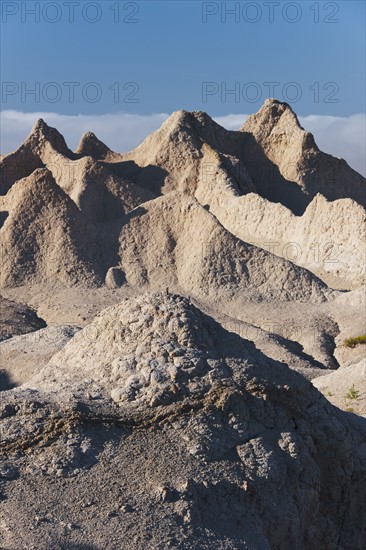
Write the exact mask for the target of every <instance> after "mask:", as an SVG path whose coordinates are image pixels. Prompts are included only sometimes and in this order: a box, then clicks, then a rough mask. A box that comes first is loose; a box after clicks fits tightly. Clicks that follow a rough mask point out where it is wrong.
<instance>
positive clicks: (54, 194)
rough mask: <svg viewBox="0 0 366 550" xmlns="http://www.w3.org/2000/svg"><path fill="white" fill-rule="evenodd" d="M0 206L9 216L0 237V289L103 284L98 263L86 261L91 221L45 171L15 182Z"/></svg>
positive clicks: (47, 171)
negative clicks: (37, 284)
mask: <svg viewBox="0 0 366 550" xmlns="http://www.w3.org/2000/svg"><path fill="white" fill-rule="evenodd" d="M0 201H1V202H0V209H1V210H2V211H5V212H7V214H8V215H7V217H6V220H5V222H4V225H3V226H2V228H1V233H0V237H1V255H2V269H1V274H0V284H1V285H2V286H17V285H20V284H23V283H26V282H28V283H29V282H30V281H35V280H42V279H43V280H44V279H46V280H54V281H62V282H64V283H65V284H86V285H91V286H93V285H95V284H97V283H98V281H99V280H103V279H102V278H103V271H102V269H101V268H100V266H99V265H98V262H97V261H95V262H92V261H90V259H89V244H90V234H92V232H91V230H90V224H89V221H88V220H87V219H86V218H84V217H83V215H82V214H81V213H80V211H79V210H78V208H77V206H76V205H75V204H74V202H73V201H72V200H71V199H70V198H69V196H68V195H67V194H66V193H65V192H64V191H63V190H62V189H61V188H60V187H59V186H58V185H57V183H56V182H55V180H54V179H53V177H52V174H51V172H50V171H49V170H47V169H37V170H36V171H35V172H33V174H32V175H31V176H28V177H27V178H24V179H22V180H19V181H18V182H17V183H15V184H14V185H13V186H12V188H11V190H10V191H9V192H8V193H7V195H6V196H5V197H1V198H0ZM100 277H102V278H100Z"/></svg>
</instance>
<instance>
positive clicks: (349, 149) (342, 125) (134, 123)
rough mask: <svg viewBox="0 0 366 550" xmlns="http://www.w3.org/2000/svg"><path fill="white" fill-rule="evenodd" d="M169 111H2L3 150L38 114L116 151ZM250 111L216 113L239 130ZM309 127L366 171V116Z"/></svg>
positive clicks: (319, 120) (317, 121)
mask: <svg viewBox="0 0 366 550" xmlns="http://www.w3.org/2000/svg"><path fill="white" fill-rule="evenodd" d="M168 116H169V115H168V114H166V113H157V114H152V115H131V114H127V113H114V114H106V115H95V116H93V115H77V116H71V115H60V114H57V113H41V112H40V113H22V112H19V111H2V113H1V132H0V138H1V140H0V150H1V153H2V154H6V153H9V152H10V151H14V150H15V149H17V147H19V145H20V144H21V143H22V142H23V141H24V139H25V138H26V137H27V135H28V134H29V132H30V130H31V128H32V126H33V124H34V122H35V121H36V120H37V119H38V118H44V119H45V121H46V122H47V123H48V124H49V125H50V126H53V127H55V128H57V129H58V130H59V131H60V132H61V133H62V134H63V135H64V137H65V139H66V142H67V144H68V145H69V147H70V148H71V149H75V148H76V147H77V144H78V142H79V140H80V137H81V135H82V134H83V133H84V132H87V131H93V132H94V133H95V134H96V135H97V136H98V137H99V139H101V140H102V141H104V142H105V143H106V144H107V145H108V146H109V147H110V148H111V149H114V150H115V151H128V150H130V149H133V148H134V147H136V145H138V144H139V143H141V141H143V139H145V137H146V136H147V135H149V134H150V133H151V132H153V131H154V130H156V129H157V128H159V127H160V126H161V124H162V123H163V122H164V120H166V118H167V117H168ZM247 117H248V115H246V114H242V115H241V114H239V115H234V114H229V115H226V116H220V117H215V120H216V121H217V122H218V123H219V124H221V125H222V126H224V127H225V128H227V129H228V130H238V129H239V128H240V127H241V126H242V125H243V124H244V122H245V120H246V119H247ZM299 120H300V123H301V124H302V126H303V127H304V128H306V130H309V131H310V132H312V133H313V134H314V136H315V140H316V142H317V144H318V146H319V147H320V149H322V150H323V151H325V152H327V153H330V154H332V155H334V156H336V157H343V158H344V159H346V161H347V162H348V163H349V164H350V165H351V166H352V167H353V168H354V169H355V170H357V171H358V172H360V173H362V174H364V175H365V172H366V169H365V125H366V116H365V115H364V114H355V115H352V116H349V117H333V116H321V115H310V116H306V117H299Z"/></svg>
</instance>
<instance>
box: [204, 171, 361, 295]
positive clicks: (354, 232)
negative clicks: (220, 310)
mask: <svg viewBox="0 0 366 550" xmlns="http://www.w3.org/2000/svg"><path fill="white" fill-rule="evenodd" d="M196 198H197V199H198V200H199V202H200V203H201V204H207V205H208V206H209V209H210V212H211V213H212V214H214V215H215V216H216V217H217V219H218V220H219V221H220V223H222V225H223V226H224V227H225V228H226V229H227V230H228V231H230V232H231V233H232V234H233V235H235V236H236V237H238V238H240V239H241V240H243V241H245V242H249V243H252V244H255V245H257V246H259V247H261V248H264V249H265V250H268V251H270V252H272V253H274V254H276V255H278V256H281V257H283V258H287V259H289V260H291V261H293V262H294V263H295V264H297V265H300V266H303V267H306V268H307V269H309V270H310V271H312V272H313V273H315V274H316V275H317V276H319V277H320V278H321V279H323V280H324V281H325V282H326V283H327V284H329V285H330V286H333V287H334V288H350V287H357V286H358V285H360V284H362V283H363V282H364V281H365V267H364V266H365V260H366V250H365V240H366V234H365V210H364V208H363V207H362V206H360V205H359V204H357V203H356V202H354V201H352V200H351V199H339V200H337V201H334V202H328V201H327V199H325V198H324V197H323V196H322V195H320V194H318V195H317V196H316V197H315V198H314V199H313V200H312V202H311V203H310V204H309V206H308V207H307V208H306V210H305V212H304V214H303V215H302V216H295V215H294V214H293V213H292V212H291V210H289V209H288V208H286V207H285V206H283V205H282V204H275V203H272V202H270V201H268V200H267V199H264V198H262V197H260V196H259V195H257V194H255V193H248V194H246V195H244V196H238V195H237V194H235V193H233V192H232V190H231V189H230V188H229V187H227V188H226V189H221V190H220V192H218V190H217V187H216V182H215V184H214V185H211V186H210V187H206V188H205V189H204V188H203V187H200V188H199V189H198V190H197V192H196Z"/></svg>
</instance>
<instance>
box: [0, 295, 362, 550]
mask: <svg viewBox="0 0 366 550" xmlns="http://www.w3.org/2000/svg"><path fill="white" fill-rule="evenodd" d="M28 388H32V390H31V389H26V388H25V387H24V386H23V388H20V389H17V390H13V391H10V392H5V393H4V394H3V395H4V398H3V402H2V409H1V413H0V417H1V418H2V420H1V421H0V428H1V432H2V443H1V447H0V466H1V468H0V476H1V475H2V479H3V481H1V477H0V488H1V490H2V491H3V493H4V496H6V497H7V498H6V500H4V501H3V502H2V507H1V512H0V514H1V515H0V517H1V529H2V536H3V540H4V544H5V545H6V547H7V548H9V549H15V548H19V546H22V547H24V544H26V545H30V544H33V545H34V546H36V547H37V548H40V549H46V548H49V547H56V548H59V547H60V548H61V546H62V544H65V541H66V540H67V544H66V546H67V545H69V546H70V547H72V545H77V544H81V543H82V544H84V545H85V544H87V545H88V544H91V545H92V547H93V545H94V547H95V548H101V547H108V548H113V549H117V548H120V544H121V541H123V543H124V546H125V547H133V548H141V549H142V548H154V547H168V546H173V547H177V548H186V549H188V548H197V549H198V548H204V549H209V548H213V547H217V548H218V547H220V548H221V547H225V548H229V549H234V548H243V549H244V548H251V549H252V548H253V549H258V550H262V549H270V548H276V547H277V548H281V549H282V548H284V549H291V548H294V547H295V548H304V549H309V550H310V549H313V548H324V549H325V548H327V549H328V548H329V549H331V548H342V549H343V548H344V549H346V548H357V549H361V548H362V541H363V539H364V535H365V525H364V510H363V509H362V506H363V505H362V503H363V502H364V488H365V475H366V472H365V467H364V462H363V458H364V457H363V453H364V445H365V439H364V435H363V433H364V432H363V431H362V430H363V428H362V426H361V424H360V422H362V421H361V419H359V418H357V417H354V416H353V415H349V414H346V413H343V412H341V411H339V410H337V409H335V408H334V407H332V405H330V404H329V403H328V402H327V401H326V400H325V399H324V398H323V396H322V395H321V394H320V393H318V391H317V390H316V389H315V388H314V387H313V386H312V385H311V384H310V383H309V382H307V381H306V380H304V379H303V378H302V377H301V376H300V375H298V374H296V373H294V372H291V371H290V370H289V369H288V367H287V366H286V365H283V364H281V363H277V362H275V361H273V360H270V359H268V358H267V357H266V356H265V355H263V354H262V353H261V352H259V351H258V350H257V349H256V348H255V346H254V345H252V344H250V343H249V342H247V341H245V340H243V339H242V338H240V337H239V336H237V335H236V334H234V333H230V332H227V331H226V330H224V329H223V328H222V327H221V326H220V325H219V324H218V323H216V322H215V321H213V320H212V319H211V318H210V317H207V316H206V315H204V314H203V313H202V312H201V311H200V310H198V309H197V308H196V307H195V306H193V305H192V304H190V302H189V300H188V299H186V298H183V297H181V296H178V295H169V294H168V295H167V294H145V295H142V296H140V297H139V298H136V299H134V300H131V301H127V300H126V301H123V302H122V303H121V304H119V305H116V306H113V307H112V308H108V309H107V310H105V311H104V312H102V313H101V314H100V315H99V316H98V317H97V318H96V319H95V321H94V322H93V323H92V324H91V325H90V326H89V327H86V328H85V329H83V330H82V331H80V332H79V333H77V334H76V335H75V336H74V338H73V339H72V340H71V341H70V342H69V344H67V345H66V347H65V348H64V349H63V350H62V351H60V352H59V353H57V354H56V355H55V356H54V357H53V359H52V360H51V361H50V362H49V363H48V365H47V366H46V367H45V368H44V369H43V371H42V372H41V373H40V374H39V375H38V376H37V377H35V378H33V380H32V381H31V382H30V383H28ZM330 457H331V458H330ZM1 472H3V474H1ZM9 472H10V473H9ZM64 478H66V480H65V479H64ZM35 485H36V486H37V491H34V490H33V487H34V486H35ZM61 487H63V488H62V490H61ZM20 494H22V498H20ZM56 495H57V496H56ZM50 499H51V500H52V502H53V503H54V504H53V506H52V508H51V509H50V508H49V506H48V508H47V510H46V508H45V501H47V502H50ZM95 506H97V507H98V513H97V514H95V513H93V510H94V509H95ZM126 514H127V516H126ZM36 517H37V518H38V520H36V519H35V518H36ZM24 518H26V519H25V521H24ZM34 522H36V523H35V528H33V529H29V527H30V526H31V525H32V523H33V524H34ZM279 524H281V526H282V528H281V529H279V528H278V525H279ZM65 525H66V526H67V525H70V526H71V527H70V528H66V530H65ZM65 533H66V534H65ZM65 537H66V538H65ZM25 547H26V546H25Z"/></svg>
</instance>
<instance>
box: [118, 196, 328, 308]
mask: <svg viewBox="0 0 366 550" xmlns="http://www.w3.org/2000/svg"><path fill="white" fill-rule="evenodd" d="M132 214H135V215H133V216H131V218H130V220H129V221H128V223H126V224H125V225H124V226H123V227H122V231H121V235H120V250H119V257H120V267H121V268H122V270H123V271H124V272H125V274H126V278H127V282H128V283H129V284H131V285H132V286H143V285H146V284H150V285H152V286H153V287H154V288H165V287H170V288H182V289H184V291H185V293H193V294H195V295H202V296H209V297H211V298H215V297H216V298H217V297H218V296H220V295H221V296H226V297H229V296H234V295H236V294H245V295H246V296H247V298H248V299H249V298H252V299H254V300H262V299H269V300H272V299H277V300H299V301H307V300H310V301H314V302H317V301H322V300H325V299H326V297H327V296H329V295H330V292H329V290H328V289H327V287H326V285H324V284H323V283H322V282H321V281H320V280H319V279H317V278H316V277H315V276H313V275H312V274H311V273H310V272H308V271H306V270H305V269H303V268H300V267H297V266H296V265H294V264H292V263H291V262H289V261H287V260H284V259H282V258H279V257H276V256H275V255H273V254H270V253H268V252H266V251H264V250H262V249H260V248H257V247H255V246H251V245H248V244H246V243H244V242H242V241H240V240H239V239H237V238H235V237H233V235H231V233H229V232H228V231H226V230H225V229H224V228H223V227H222V226H221V224H219V223H218V221H217V220H216V218H215V217H214V216H212V215H211V214H210V213H209V212H207V210H206V209H205V208H203V207H202V206H201V205H200V204H199V203H198V202H197V201H196V200H195V199H194V198H192V197H190V196H189V195H182V194H180V193H176V194H173V193H170V194H169V195H167V196H165V197H160V198H158V199H155V200H154V201H151V202H149V203H145V204H143V205H141V206H140V207H139V208H138V209H136V211H133V212H132Z"/></svg>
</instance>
